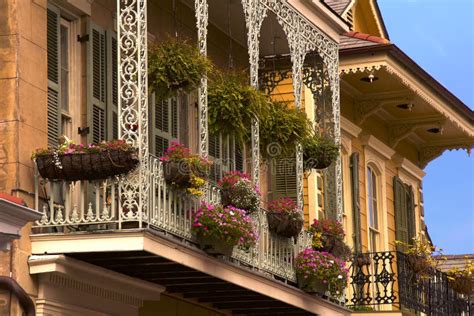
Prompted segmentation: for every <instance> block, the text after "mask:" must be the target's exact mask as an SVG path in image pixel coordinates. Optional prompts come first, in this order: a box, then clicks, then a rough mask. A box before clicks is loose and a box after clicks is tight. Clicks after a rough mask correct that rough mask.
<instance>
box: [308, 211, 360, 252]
mask: <svg viewBox="0 0 474 316" xmlns="http://www.w3.org/2000/svg"><path fill="white" fill-rule="evenodd" d="M309 232H310V233H311V235H312V236H313V238H312V247H313V249H315V250H318V251H325V252H329V253H331V254H333V255H334V256H336V257H338V258H341V259H342V260H344V261H347V260H348V259H349V258H350V256H351V249H350V248H349V247H348V246H347V245H346V244H345V243H344V236H345V233H344V228H343V227H342V224H341V223H340V222H339V221H335V220H331V219H321V220H317V219H316V220H314V222H313V224H311V226H310V228H309Z"/></svg>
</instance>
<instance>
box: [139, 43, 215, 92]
mask: <svg viewBox="0 0 474 316" xmlns="http://www.w3.org/2000/svg"><path fill="white" fill-rule="evenodd" d="M212 68H213V66H212V63H211V61H210V60H209V59H207V57H205V56H203V55H201V54H200V52H199V50H198V48H197V47H196V46H193V45H190V44H189V43H188V42H186V41H184V40H181V39H175V38H169V39H167V40H165V41H163V42H161V43H160V44H156V45H152V46H150V48H149V50H148V85H149V87H150V91H151V92H155V93H156V96H157V97H158V98H160V99H165V98H168V97H171V96H172V95H173V94H175V93H176V91H178V90H183V91H186V92H190V91H192V90H193V89H195V88H196V87H197V86H198V85H199V82H200V80H201V78H202V77H203V76H204V75H205V74H206V73H209V72H210V71H211V70H212Z"/></svg>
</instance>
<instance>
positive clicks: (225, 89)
mask: <svg viewBox="0 0 474 316" xmlns="http://www.w3.org/2000/svg"><path fill="white" fill-rule="evenodd" d="M247 82H248V80H247V76H246V75H245V74H244V73H240V72H233V73H220V74H217V75H216V76H215V78H213V79H212V80H211V82H210V84H209V87H208V91H207V93H208V98H207V99H208V118H209V132H210V133H211V134H217V133H222V134H223V135H231V134H233V135H234V136H235V137H236V138H237V139H238V140H239V141H248V139H249V136H250V134H249V131H250V127H251V121H252V119H258V120H260V121H261V120H263V119H265V117H266V116H267V113H268V106H269V100H268V98H267V96H265V95H264V94H263V93H262V92H260V91H257V90H255V89H254V88H253V87H252V86H250V85H249V84H247Z"/></svg>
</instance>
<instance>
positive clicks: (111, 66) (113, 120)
mask: <svg viewBox="0 0 474 316" xmlns="http://www.w3.org/2000/svg"><path fill="white" fill-rule="evenodd" d="M106 39H107V44H106V50H107V139H109V140H110V139H118V134H119V124H118V96H119V95H118V85H117V83H118V65H117V34H116V33H115V32H114V31H107V33H106Z"/></svg>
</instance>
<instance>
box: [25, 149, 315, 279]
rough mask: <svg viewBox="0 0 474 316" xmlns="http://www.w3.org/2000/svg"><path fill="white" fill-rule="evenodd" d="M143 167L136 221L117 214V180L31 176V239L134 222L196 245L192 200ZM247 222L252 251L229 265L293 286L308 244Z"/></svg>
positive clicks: (213, 197) (154, 168) (236, 255)
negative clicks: (254, 237)
mask: <svg viewBox="0 0 474 316" xmlns="http://www.w3.org/2000/svg"><path fill="white" fill-rule="evenodd" d="M149 166H150V168H149V174H148V182H149V191H148V192H149V197H148V206H147V207H146V208H145V209H146V211H145V212H144V213H143V214H142V217H141V219H139V218H138V217H137V216H136V214H130V212H131V211H130V210H125V209H123V208H122V206H121V203H120V199H121V192H120V185H119V181H120V180H119V179H115V178H114V179H112V178H109V179H106V180H101V181H76V182H65V181H54V182H51V181H46V180H44V179H42V178H41V177H40V176H39V175H38V174H36V175H35V178H36V179H35V204H36V209H37V210H38V211H40V212H42V214H43V216H42V218H41V219H40V220H39V221H37V222H36V223H35V226H34V227H35V230H34V233H56V232H60V233H74V232H76V231H92V232H93V231H99V230H126V229H131V228H133V229H136V228H137V221H139V220H141V223H142V227H144V228H149V229H153V230H157V231H161V232H164V233H166V234H168V235H172V236H175V237H177V242H180V241H182V240H183V239H184V240H186V241H188V242H191V243H196V239H195V236H193V234H192V232H191V226H192V213H193V211H194V210H196V209H197V208H198V207H199V201H198V199H196V198H191V197H190V196H189V195H187V194H183V193H181V192H179V191H177V190H175V189H173V188H172V187H170V186H169V185H167V183H166V181H165V179H164V177H163V166H162V163H161V161H160V160H159V159H158V158H157V157H154V156H150V161H149ZM207 196H208V199H209V201H211V202H214V203H218V202H219V200H220V192H219V190H218V189H217V188H215V187H212V186H209V188H208V190H207ZM252 217H253V220H254V225H255V230H256V231H257V232H258V235H259V239H258V242H257V244H256V246H255V247H254V248H251V249H250V250H249V251H244V250H242V249H239V248H237V247H236V248H235V249H234V252H233V254H232V257H231V258H230V260H232V261H235V262H237V263H238V264H240V265H244V266H248V267H249V268H251V269H254V270H258V271H262V272H264V273H267V274H270V275H273V276H276V277H278V278H281V279H283V280H285V281H288V282H296V274H295V270H294V267H293V260H294V257H295V255H296V254H297V253H298V252H299V251H301V250H302V249H304V248H305V247H306V246H308V245H309V242H310V238H309V237H308V236H307V235H306V234H305V233H302V234H301V235H300V237H299V238H298V240H297V242H296V243H295V242H294V241H293V239H288V238H282V237H279V236H277V235H275V234H273V233H271V232H270V231H269V229H268V223H267V217H266V215H265V212H264V211H263V210H262V211H260V212H257V214H252Z"/></svg>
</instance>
